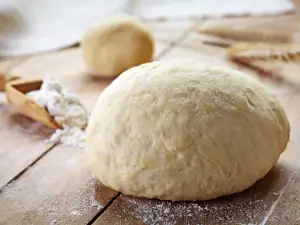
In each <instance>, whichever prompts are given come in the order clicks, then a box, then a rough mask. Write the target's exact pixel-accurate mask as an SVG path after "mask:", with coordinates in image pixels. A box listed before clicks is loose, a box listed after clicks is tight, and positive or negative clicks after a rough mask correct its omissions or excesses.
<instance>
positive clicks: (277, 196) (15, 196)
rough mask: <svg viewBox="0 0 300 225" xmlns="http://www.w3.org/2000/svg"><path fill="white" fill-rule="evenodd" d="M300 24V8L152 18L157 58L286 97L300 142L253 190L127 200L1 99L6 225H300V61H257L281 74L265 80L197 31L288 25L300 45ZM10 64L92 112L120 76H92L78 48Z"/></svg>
mask: <svg viewBox="0 0 300 225" xmlns="http://www.w3.org/2000/svg"><path fill="white" fill-rule="evenodd" d="M295 2H296V4H297V5H298V6H299V5H300V1H299V0H298V1H295ZM299 21H300V14H299V13H298V14H295V15H284V16H277V17H267V18H246V17H245V18H225V19H224V18H223V19H210V20H201V21H172V22H151V23H150V22H149V23H148V25H149V27H150V28H151V29H152V31H153V34H154V37H155V40H156V59H171V58H193V59H197V60H199V62H202V63H204V64H208V65H227V66H230V67H233V68H237V69H240V70H243V71H245V72H247V73H250V74H251V75H253V76H255V77H257V78H258V79H260V80H261V82H263V83H265V84H266V85H268V86H270V87H271V88H272V89H273V90H274V92H275V93H276V94H277V96H278V98H279V99H280V101H281V103H282V104H283V106H284V108H285V110H286V112H287V115H288V117H289V120H290V123H291V140H290V143H289V145H288V147H287V149H286V151H285V152H284V153H283V154H282V156H281V158H280V160H279V162H278V165H277V166H276V167H275V168H274V169H272V171H271V172H270V173H269V174H268V175H267V176H266V177H265V178H264V179H262V180H261V181H259V182H257V183H256V184H255V185H254V186H253V187H251V188H250V189H248V190H246V191H244V192H242V193H239V194H235V195H232V196H228V197H223V198H219V199H216V200H213V201H206V202H193V203H191V202H181V203H172V202H168V201H158V200H146V199H138V198H134V197H130V196H124V195H122V194H120V193H118V192H116V191H114V190H111V189H109V188H106V187H103V186H101V185H100V184H99V183H98V181H97V179H96V178H94V177H93V176H92V175H91V174H90V173H89V171H88V169H87V168H86V165H85V160H84V157H85V155H84V151H83V150H78V149H72V148H66V147H62V146H55V147H53V148H47V146H46V144H45V143H44V140H45V139H46V138H47V137H48V136H49V135H50V134H51V133H52V132H53V130H51V129H50V128H47V127H45V126H43V125H41V124H39V123H36V122H33V121H31V120H29V119H27V118H25V117H23V116H20V115H17V114H16V113H15V111H14V109H12V108H10V107H8V106H7V104H6V103H5V101H4V99H3V96H0V97H1V98H0V118H1V119H0V137H1V142H0V145H1V147H0V224H1V225H2V224H53V225H54V224H96V225H100V224H250V223H251V224H272V225H273V224H274V225H275V224H276V225H277V224H279V225H281V224H282V225H287V224H300V206H299V202H300V191H299V190H300V167H299V165H300V138H299V134H300V107H299V103H300V76H299V74H300V64H293V63H289V64H283V63H256V64H255V66H257V67H259V68H264V69H265V70H267V71H271V72H272V74H273V75H274V76H273V77H270V76H265V75H263V74H261V73H258V72H257V71H254V70H253V69H249V68H246V67H243V66H241V65H237V64H234V63H232V62H229V61H228V60H227V59H226V57H225V50H224V49H222V48H218V47H213V46H207V45H203V44H202V42H203V40H208V39H209V37H208V36H205V35H201V34H199V33H198V32H197V30H198V29H199V28H200V27H201V26H204V25H223V24H225V25H228V24H229V25H232V26H244V27H251V28H257V27H259V28H265V29H269V30H272V29H275V30H278V29H279V30H282V31H283V32H290V33H293V34H295V35H296V36H295V41H296V42H297V43H299V44H300V23H299ZM0 60H1V61H0V73H1V72H10V73H11V74H14V75H16V74H17V75H21V76H22V77H24V78H26V79H27V78H28V79H31V78H44V77H48V76H51V77H53V78H55V79H57V80H59V81H61V82H62V83H63V84H64V86H65V87H66V88H68V89H70V90H72V91H74V92H76V93H78V95H79V96H80V99H81V101H82V103H83V104H84V105H85V106H86V108H87V110H88V111H91V110H92V108H93V105H94V104H95V101H96V100H97V98H98V96H99V94H100V93H101V91H102V90H103V89H104V88H105V87H106V86H107V85H109V83H110V82H111V80H107V79H106V80H105V79H92V78H91V77H90V76H89V73H90V72H89V71H88V69H87V68H86V66H85V64H84V62H83V60H82V57H81V52H80V49H79V48H78V47H76V48H70V49H65V50H61V51H57V52H50V53H45V54H39V55H34V56H26V57H20V58H15V59H0ZM278 78H281V79H282V80H281V81H278ZM249 169H251V168H249Z"/></svg>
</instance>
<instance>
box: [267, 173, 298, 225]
mask: <svg viewBox="0 0 300 225" xmlns="http://www.w3.org/2000/svg"><path fill="white" fill-rule="evenodd" d="M299 186H300V170H299V171H298V172H297V173H296V174H295V175H294V176H293V178H292V180H291V181H290V183H289V184H288V185H287V186H286V188H285V191H284V193H282V195H281V196H280V198H279V201H278V203H277V205H276V207H275V209H274V210H273V212H272V214H271V215H270V217H269V219H268V220H267V222H266V224H268V225H277V224H294V225H298V224H300V205H299V202H300V189H299Z"/></svg>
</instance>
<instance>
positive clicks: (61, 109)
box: [27, 79, 87, 148]
mask: <svg viewBox="0 0 300 225" xmlns="http://www.w3.org/2000/svg"><path fill="white" fill-rule="evenodd" d="M27 96H28V97H29V98H30V99H31V100H33V101H35V102H36V103H37V104H38V105H40V106H42V107H44V108H45V109H46V110H47V111H48V112H49V114H50V115H51V116H53V118H54V120H55V121H56V122H57V123H58V124H59V125H60V126H61V127H62V129H57V130H56V132H55V133H54V134H53V135H52V136H51V137H50V138H49V139H48V140H47V142H48V143H50V144H52V143H58V142H60V143H61V144H63V145H66V146H70V147H76V148H83V147H84V140H85V133H84V131H83V129H84V128H85V126H86V124H87V113H86V111H85V109H84V107H83V106H82V105H81V103H80V101H79V99H78V97H77V95H76V94H74V93H71V92H69V91H67V90H65V89H63V87H62V86H61V85H60V84H59V83H58V82H57V81H55V80H53V79H45V80H44V81H43V84H42V86H41V88H40V90H37V91H31V92H29V93H27Z"/></svg>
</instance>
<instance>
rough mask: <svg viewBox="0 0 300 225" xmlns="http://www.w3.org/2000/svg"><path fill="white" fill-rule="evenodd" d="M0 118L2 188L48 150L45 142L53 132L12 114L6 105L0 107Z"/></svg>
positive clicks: (0, 176) (0, 180) (0, 178)
mask: <svg viewBox="0 0 300 225" xmlns="http://www.w3.org/2000/svg"><path fill="white" fill-rule="evenodd" d="M0 117H1V120H0V137H1V147H0V162H1V163H0V188H1V187H2V186H4V185H5V184H6V183H8V182H9V181H10V180H11V179H13V178H14V177H15V176H17V175H18V174H19V173H20V172H21V171H22V170H24V169H25V168H26V167H28V166H29V165H30V164H31V163H32V162H33V161H35V160H36V159H37V158H38V157H39V156H40V155H41V154H43V153H44V152H45V151H46V150H47V148H46V144H45V142H44V140H45V139H46V138H47V137H48V136H49V135H50V133H51V132H52V130H51V129H49V128H47V127H45V126H44V125H42V124H39V123H35V122H33V121H31V120H29V119H27V118H25V117H23V116H20V115H17V114H12V113H11V112H10V111H9V110H8V108H7V106H6V105H2V106H0Z"/></svg>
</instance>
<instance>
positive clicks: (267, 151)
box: [86, 60, 290, 200]
mask: <svg viewBox="0 0 300 225" xmlns="http://www.w3.org/2000/svg"><path fill="white" fill-rule="evenodd" d="M289 133H290V126H289V122H288V120H287V117H286V115H285V112H284V110H283V108H282V106H281V105H280V103H279V102H278V100H277V99H276V97H275V96H274V95H273V94H272V93H271V92H269V90H268V89H267V88H266V87H265V86H263V85H262V84H260V83H259V82H258V81H257V80H255V79H253V78H251V77H249V76H247V75H246V74H243V73H240V72H237V71H235V70H232V69H228V68H205V67H202V66H201V63H200V62H198V61H191V60H169V61H158V62H153V63H147V64H144V65H141V66H138V67H135V68H132V69H130V70H128V71H126V72H124V73H123V74H122V75H121V76H119V77H118V78H117V79H116V80H115V81H114V82H113V83H112V84H111V85H110V86H109V87H107V88H106V89H105V90H104V92H103V93H102V94H101V95H100V97H99V99H98V101H97V104H96V106H95V108H94V109H93V111H92V114H91V118H90V122H89V125H88V128H87V145H86V151H87V156H88V160H89V164H90V168H91V170H92V172H93V173H94V174H95V175H96V176H97V177H98V178H99V179H100V181H101V182H102V183H103V184H105V185H107V186H108V187H111V188H113V189H115V190H118V191H121V192H122V193H124V194H128V195H133V196H139V197H146V198H158V199H164V200H208V199H213V198H217V197H219V196H224V195H229V194H232V193H235V192H240V191H242V190H244V189H246V188H248V187H250V186H251V185H253V184H254V183H255V182H256V181H257V180H259V179H261V178H263V177H264V176H265V175H266V174H267V173H268V171H269V170H270V169H271V168H272V167H273V166H274V165H275V164H276V163H277V160H278V158H279V156H280V154H281V153H282V152H283V150H284V149H285V147H286V145H287V142H288V140H289Z"/></svg>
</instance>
